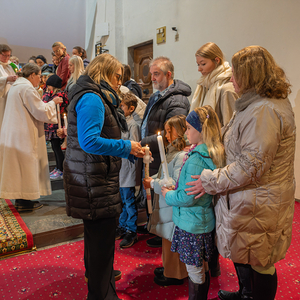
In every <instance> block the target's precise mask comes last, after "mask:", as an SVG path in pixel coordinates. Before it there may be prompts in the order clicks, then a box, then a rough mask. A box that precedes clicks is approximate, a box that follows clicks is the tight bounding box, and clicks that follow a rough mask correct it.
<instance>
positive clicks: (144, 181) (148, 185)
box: [143, 177, 152, 189]
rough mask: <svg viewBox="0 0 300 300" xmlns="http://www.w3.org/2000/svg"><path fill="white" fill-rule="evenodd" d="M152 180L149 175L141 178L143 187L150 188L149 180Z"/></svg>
mask: <svg viewBox="0 0 300 300" xmlns="http://www.w3.org/2000/svg"><path fill="white" fill-rule="evenodd" d="M151 181H152V178H151V177H149V178H144V180H143V185H144V188H145V189H150V188H151V185H150V182H151Z"/></svg>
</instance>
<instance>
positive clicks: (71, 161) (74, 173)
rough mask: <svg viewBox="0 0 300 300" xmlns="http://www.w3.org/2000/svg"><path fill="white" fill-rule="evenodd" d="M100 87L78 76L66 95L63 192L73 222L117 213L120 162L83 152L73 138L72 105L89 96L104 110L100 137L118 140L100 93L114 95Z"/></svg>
mask: <svg viewBox="0 0 300 300" xmlns="http://www.w3.org/2000/svg"><path fill="white" fill-rule="evenodd" d="M103 84H104V85H98V84H96V83H95V82H94V81H93V80H92V79H91V78H90V77H89V76H86V75H85V76H81V77H80V78H79V79H78V81H77V82H76V84H75V86H74V89H72V90H71V93H70V96H71V98H72V101H71V103H70V106H69V113H68V140H67V150H66V155H65V161H64V188H65V196H66V203H67V207H66V209H67V215H68V216H72V217H73V218H80V219H85V220H97V219H100V218H110V217H114V216H117V215H118V214H120V212H121V197H120V192H119V171H120V168H121V158H119V157H114V156H104V155H93V154H89V153H87V152H85V151H83V150H82V149H81V147H80V145H79V142H78V136H77V115H76V111H75V106H76V103H77V102H78V100H79V99H80V98H81V97H82V96H83V95H84V94H85V93H91V92H92V93H94V94H96V95H98V96H99V97H100V98H101V100H102V102H103V104H104V107H105V120H104V125H103V128H102V132H101V137H104V138H108V139H109V138H112V139H120V138H121V130H120V123H119V122H118V116H117V111H116V108H115V107H114V106H113V104H112V103H111V102H109V101H108V100H107V98H106V95H105V94H104V93H102V92H103V90H104V89H106V90H109V91H110V92H111V93H112V94H113V95H114V96H115V97H117V95H116V94H115V92H114V91H113V90H112V89H111V88H110V87H109V86H108V85H107V84H106V83H103ZM117 99H118V98H117ZM118 101H119V100H118ZM118 101H117V103H118ZM91 109H92V108H91Z"/></svg>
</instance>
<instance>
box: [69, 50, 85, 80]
mask: <svg viewBox="0 0 300 300" xmlns="http://www.w3.org/2000/svg"><path fill="white" fill-rule="evenodd" d="M69 63H72V64H73V65H74V72H73V73H72V74H71V77H70V79H71V78H73V82H74V83H75V82H76V81H77V79H78V78H79V76H80V75H81V74H82V73H83V71H84V66H83V61H82V59H81V57H80V56H76V55H74V56H72V57H71V58H70V59H69ZM70 79H69V80H70Z"/></svg>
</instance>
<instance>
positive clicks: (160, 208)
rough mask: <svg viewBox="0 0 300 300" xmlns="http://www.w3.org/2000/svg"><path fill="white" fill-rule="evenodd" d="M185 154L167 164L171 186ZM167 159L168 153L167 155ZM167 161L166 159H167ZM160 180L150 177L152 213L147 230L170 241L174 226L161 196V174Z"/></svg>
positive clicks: (168, 208) (167, 207)
mask: <svg viewBox="0 0 300 300" xmlns="http://www.w3.org/2000/svg"><path fill="white" fill-rule="evenodd" d="M185 154H186V152H184V151H179V152H178V153H177V154H176V155H175V157H174V158H173V159H172V160H171V161H170V162H169V163H168V171H169V176H170V178H171V179H172V184H173V185H175V184H176V181H177V179H178V176H179V170H180V168H181V166H182V161H183V158H184V155H185ZM167 157H168V153H167ZM167 159H168V158H167ZM161 173H162V175H161V178H157V174H156V175H154V176H152V178H154V182H153V188H154V192H155V194H154V199H153V200H154V201H153V213H152V214H151V215H150V218H149V224H148V230H149V231H150V232H151V233H153V234H156V235H158V236H160V237H162V238H164V239H167V240H169V241H170V242H171V241H172V237H173V232H174V229H175V225H174V223H173V221H172V215H173V211H172V206H169V205H167V203H166V200H165V198H164V196H163V195H162V194H161V188H162V183H161V182H162V179H163V172H161Z"/></svg>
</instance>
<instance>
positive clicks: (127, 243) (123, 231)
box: [115, 92, 141, 248]
mask: <svg viewBox="0 0 300 300" xmlns="http://www.w3.org/2000/svg"><path fill="white" fill-rule="evenodd" d="M121 99H122V102H121V104H120V108H121V109H122V110H123V112H124V115H125V117H126V123H127V126H128V131H127V132H122V133H121V138H122V139H123V140H130V141H135V142H138V141H140V139H141V136H140V126H139V125H138V124H137V123H136V122H135V120H134V119H133V116H132V113H133V112H134V111H135V109H136V107H137V98H136V97H135V95H134V94H132V93H131V92H128V93H126V94H123V96H122V97H121ZM136 167H137V164H136V163H132V162H131V161H129V160H128V159H126V158H122V167H121V170H120V175H119V178H120V194H121V198H122V202H123V207H122V213H121V215H120V218H119V226H118V227H117V229H116V236H115V239H116V240H118V239H120V238H123V240H122V241H121V243H120V247H121V248H128V247H131V246H132V245H133V244H134V243H135V242H137V233H136V230H137V215H138V213H137V207H136V201H135V186H136Z"/></svg>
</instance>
